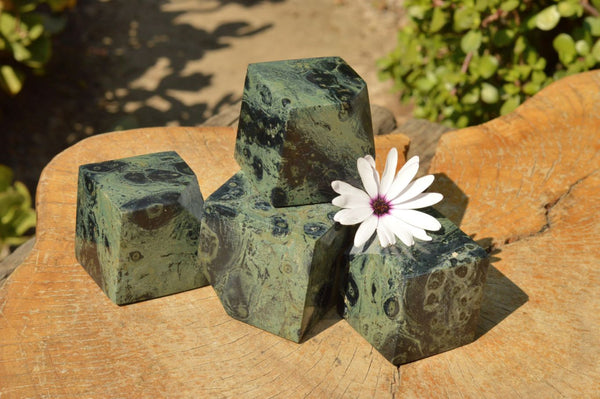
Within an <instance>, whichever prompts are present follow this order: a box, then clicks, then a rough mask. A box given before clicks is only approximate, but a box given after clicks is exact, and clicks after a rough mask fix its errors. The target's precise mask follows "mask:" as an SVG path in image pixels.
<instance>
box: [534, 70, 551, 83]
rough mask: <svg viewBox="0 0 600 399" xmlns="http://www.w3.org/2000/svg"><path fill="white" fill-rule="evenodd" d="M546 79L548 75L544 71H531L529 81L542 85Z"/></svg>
mask: <svg viewBox="0 0 600 399" xmlns="http://www.w3.org/2000/svg"><path fill="white" fill-rule="evenodd" d="M546 79H548V76H546V73H545V72H544V71H533V73H532V74H531V81H532V82H534V83H538V84H539V85H543V84H544V82H545V81H546Z"/></svg>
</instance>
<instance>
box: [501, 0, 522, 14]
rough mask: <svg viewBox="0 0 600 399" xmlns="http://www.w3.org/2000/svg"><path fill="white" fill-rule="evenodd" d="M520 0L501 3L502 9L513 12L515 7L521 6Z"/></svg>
mask: <svg viewBox="0 0 600 399" xmlns="http://www.w3.org/2000/svg"><path fill="white" fill-rule="evenodd" d="M519 3H520V2H519V1H518V0H508V1H505V2H503V3H502V4H500V9H501V10H502V11H504V12H511V11H512V10H514V9H515V8H517V7H519Z"/></svg>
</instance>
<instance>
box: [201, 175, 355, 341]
mask: <svg viewBox="0 0 600 399" xmlns="http://www.w3.org/2000/svg"><path fill="white" fill-rule="evenodd" d="M334 214H335V207H334V206H333V205H331V204H317V205H305V206H297V207H286V208H274V207H273V206H271V204H269V201H268V200H267V199H266V198H264V197H263V196H262V195H261V194H259V193H257V192H256V191H255V190H254V187H253V186H252V184H251V183H250V181H249V179H248V178H247V176H246V175H245V174H244V172H238V173H237V174H236V175H234V176H233V177H232V178H231V179H229V181H227V182H226V183H225V184H224V185H223V186H222V187H220V188H219V189H218V190H217V191H215V192H214V193H213V194H212V195H211V196H210V197H209V198H208V199H207V200H206V202H205V210H204V218H203V219H202V228H201V233H200V247H199V251H198V258H199V261H200V267H201V268H202V269H205V270H206V271H207V276H208V277H209V281H210V283H211V284H212V286H213V288H214V289H215V291H216V293H217V295H218V297H219V299H220V300H221V303H222V305H223V307H224V308H225V311H226V312H227V313H228V314H229V315H230V316H231V317H233V318H235V319H237V320H241V321H243V322H245V323H248V324H251V325H253V326H255V327H258V328H261V329H263V330H266V331H269V332H271V333H273V334H277V335H279V336H281V337H283V338H287V339H289V340H292V341H295V342H299V341H300V340H301V339H302V336H303V335H304V333H305V332H306V331H307V330H308V329H309V328H310V327H311V326H312V325H313V324H315V323H316V322H317V321H318V320H319V319H320V318H321V317H322V316H323V315H324V314H325V312H326V311H327V310H328V309H330V308H331V307H332V306H333V301H334V299H335V298H338V297H339V296H338V293H339V289H340V288H339V287H338V286H337V285H336V284H337V282H338V281H339V274H340V265H341V259H342V257H341V253H342V252H343V250H344V249H346V248H348V244H349V240H350V239H351V237H350V234H349V228H347V227H344V226H341V225H339V224H336V223H335V222H334V221H333V215H334Z"/></svg>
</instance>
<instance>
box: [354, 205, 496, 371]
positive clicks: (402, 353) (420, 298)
mask: <svg viewBox="0 0 600 399" xmlns="http://www.w3.org/2000/svg"><path fill="white" fill-rule="evenodd" d="M426 212H428V213H430V214H431V215H432V216H434V217H436V218H437V219H438V220H439V221H440V223H441V224H442V229H441V230H440V231H437V232H428V233H429V235H430V236H431V237H432V238H433V240H432V241H429V242H424V241H418V240H417V242H416V243H415V245H413V246H412V247H406V246H405V245H404V244H402V243H401V242H399V243H397V244H396V245H395V246H391V247H388V248H385V249H383V248H381V245H380V244H379V241H378V240H377V239H374V240H372V241H371V242H370V243H367V246H366V247H365V249H364V251H361V250H359V249H357V248H353V249H352V250H351V252H350V255H349V272H348V280H347V283H346V289H345V295H344V318H345V319H346V320H347V321H348V323H350V325H351V326H352V327H353V328H354V329H355V330H356V331H358V332H359V333H360V334H361V335H362V336H363V337H364V338H365V339H366V340H367V341H369V343H371V345H373V346H374V347H375V348H376V349H377V350H378V351H379V352H380V353H381V354H382V355H383V356H384V357H385V358H386V359H388V360H389V361H390V362H392V363H393V364H394V365H400V364H403V363H407V362H411V361H414V360H417V359H421V358H424V357H427V356H431V355H435V354H437V353H440V352H444V351H447V350H450V349H452V348H456V347H458V346H461V345H464V344H467V343H469V342H471V341H473V340H474V338H475V330H476V326H477V321H478V318H479V310H480V305H481V298H482V294H483V287H484V284H485V279H486V276H487V269H488V264H489V261H488V256H487V253H486V251H485V250H484V249H483V248H481V247H480V246H478V245H477V244H476V243H475V242H474V241H473V240H471V238H469V237H468V236H467V235H466V234H464V233H463V232H462V231H460V230H459V229H458V227H456V226H455V225H454V224H453V223H452V222H451V221H450V220H448V219H446V218H445V217H443V216H442V215H441V214H440V213H438V212H436V211H435V210H433V209H427V210H426Z"/></svg>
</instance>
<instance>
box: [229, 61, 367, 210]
mask: <svg viewBox="0 0 600 399" xmlns="http://www.w3.org/2000/svg"><path fill="white" fill-rule="evenodd" d="M367 154H371V155H374V154H375V147H374V143H373V128H372V124H371V110H370V105H369V95H368V92H367V85H366V84H365V82H364V81H363V80H362V79H361V78H360V76H358V75H357V74H356V72H355V71H354V70H353V69H352V68H351V67H350V66H348V64H346V62H345V61H344V60H342V59H341V58H339V57H324V58H309V59H299V60H287V61H275V62H263V63H257V64H250V65H249V66H248V71H247V74H246V83H245V86H244V94H243V98H242V108H241V113H240V119H239V125H238V132H237V139H236V146H235V159H236V160H237V162H238V163H239V165H240V167H241V169H242V170H243V171H244V172H245V173H246V174H247V176H248V179H250V181H251V182H252V183H253V184H254V185H255V186H256V188H257V190H258V191H259V192H260V193H262V194H263V195H265V196H266V197H267V198H268V199H269V200H270V202H271V204H272V205H273V206H275V207H281V206H290V205H308V204H316V203H324V202H329V201H331V199H332V198H333V197H334V195H335V194H334V192H333V190H332V189H331V186H330V183H331V182H332V181H333V180H343V181H346V182H348V183H350V184H353V185H360V183H359V182H360V180H359V179H360V178H359V176H358V172H357V170H356V160H357V159H358V158H359V157H363V156H365V155H367Z"/></svg>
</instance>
